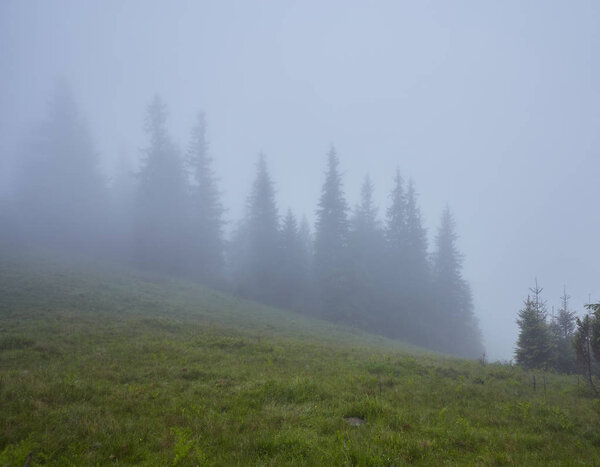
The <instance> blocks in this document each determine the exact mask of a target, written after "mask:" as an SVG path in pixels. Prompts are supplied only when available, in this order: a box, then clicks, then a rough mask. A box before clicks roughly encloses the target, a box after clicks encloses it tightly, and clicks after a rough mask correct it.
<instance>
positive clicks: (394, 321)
mask: <svg viewBox="0 0 600 467" xmlns="http://www.w3.org/2000/svg"><path fill="white" fill-rule="evenodd" d="M144 125H145V126H144V128H145V131H146V135H147V139H146V141H145V143H144V149H143V153H142V155H141V156H142V157H141V165H140V168H139V170H138V171H137V173H132V172H131V170H130V169H128V168H127V167H126V166H125V165H124V167H123V169H122V170H121V171H120V173H118V174H117V176H115V177H114V178H113V180H112V181H111V182H110V183H107V181H106V180H105V178H104V177H103V176H102V174H101V172H100V171H99V169H98V162H99V159H98V155H97V153H96V151H95V149H94V144H93V141H92V139H91V136H90V132H89V128H87V126H86V124H85V120H84V119H83V118H82V115H81V114H80V112H79V110H78V108H77V106H76V103H75V101H74V99H73V97H72V96H71V93H70V91H69V88H68V86H67V85H64V84H63V85H60V86H58V87H57V91H56V93H55V95H54V97H53V99H52V101H51V104H50V107H49V114H48V115H47V118H46V119H45V120H44V121H43V122H41V123H40V125H39V126H38V127H36V128H33V129H32V130H31V132H30V134H29V135H28V137H27V140H26V141H25V142H24V145H23V150H22V152H21V153H20V154H19V167H18V177H17V179H16V181H15V186H14V187H13V188H14V189H13V190H12V191H13V196H11V198H9V199H7V200H5V201H3V202H2V204H0V225H1V226H2V228H1V230H0V240H1V241H2V243H3V244H4V245H5V247H10V246H11V245H14V246H20V247H31V246H36V245H37V246H44V247H51V248H59V249H64V250H74V251H79V252H90V253H93V254H96V255H102V256H105V257H109V258H111V259H118V260H119V261H123V262H127V263H132V264H134V265H135V266H136V267H138V268H141V269H144V270H147V271H151V272H156V273H158V274H164V275H168V276H172V277H181V278H186V279H189V280H193V281H196V282H198V283H202V284H207V285H209V286H212V287H217V288H221V289H225V290H228V291H230V292H233V293H235V294H237V295H239V296H241V297H246V298H250V299H253V300H257V301H260V302H262V303H265V304H269V305H273V306H277V307H282V308H286V309H291V310H295V311H297V312H300V313H305V314H310V315H313V316H317V317H321V318H324V319H327V320H330V321H334V322H338V323H344V324H347V325H351V326H354V327H357V328H361V329H365V330H368V331H371V332H375V333H378V334H381V335H384V336H388V337H391V338H397V339H402V340H406V341H409V342H412V343H415V344H417V345H420V346H424V347H427V348H430V349H433V350H438V351H442V352H447V353H450V354H454V355H458V356H463V357H470V358H474V357H478V356H480V355H481V354H482V353H483V345H482V340H481V333H480V330H479V328H478V323H477V320H476V318H475V316H474V312H473V304H472V299H471V291H470V287H469V285H468V283H467V282H466V281H465V280H464V278H463V277H462V272H461V271H462V255H461V253H460V252H459V251H458V250H457V247H456V239H457V234H456V231H455V223H454V220H453V216H452V214H451V211H450V209H449V208H446V209H445V210H444V211H443V214H442V217H441V220H440V224H439V228H438V230H437V235H436V236H435V238H434V242H433V248H432V249H431V251H430V248H429V242H428V238H427V232H426V230H425V228H424V226H423V222H422V218H421V212H420V208H419V205H418V199H417V192H416V189H415V185H414V183H413V182H412V181H408V182H407V183H406V182H405V180H404V179H403V178H402V176H401V174H400V172H399V171H398V170H396V171H395V172H391V176H393V182H394V183H393V189H392V191H391V193H390V194H389V205H388V206H387V207H386V210H385V215H384V218H383V219H380V218H379V217H378V207H377V206H376V205H375V203H374V199H373V198H374V197H373V193H374V186H373V183H372V182H371V180H370V179H369V177H366V178H365V179H364V182H363V184H362V187H361V197H360V202H359V203H358V204H357V205H356V206H355V207H353V208H351V207H350V206H348V203H347V201H346V198H345V193H344V185H343V180H342V175H341V171H340V159H339V157H338V155H337V153H336V151H335V149H334V148H333V147H331V148H330V149H329V151H328V152H327V154H326V158H325V164H324V166H325V171H324V181H323V185H322V189H321V194H320V198H319V202H318V205H317V206H316V211H315V212H316V222H315V225H314V226H313V227H311V226H310V225H309V224H308V222H307V221H306V219H298V217H297V216H296V215H295V214H294V213H293V212H292V211H291V210H288V211H286V212H285V213H282V212H281V211H280V209H279V206H278V203H277V200H276V191H275V187H274V181H273V180H272V178H271V176H270V174H269V169H268V165H267V161H266V158H265V157H264V156H263V155H259V156H258V160H257V163H256V174H255V178H254V183H253V185H252V187H251V190H250V193H249V194H248V197H247V201H246V209H245V214H244V216H243V218H242V219H241V220H239V222H238V223H237V224H236V226H235V228H234V229H233V233H232V234H231V235H230V236H228V237H227V238H226V235H225V229H224V212H225V208H224V206H223V204H222V202H221V193H220V191H219V187H218V178H217V177H216V175H215V173H214V172H213V169H212V158H211V154H210V153H209V147H208V142H207V141H208V138H207V134H206V122H205V117H204V115H203V114H202V113H199V114H198V118H197V120H196V122H195V126H194V127H193V128H192V129H191V133H190V138H189V142H188V144H187V149H186V150H185V151H184V153H181V151H180V150H179V149H178V147H179V146H178V145H177V144H176V143H175V142H174V141H173V139H172V138H171V136H170V135H169V132H168V130H167V110H166V106H165V104H164V103H163V101H162V100H161V99H160V98H159V97H155V98H154V99H153V100H152V102H151V104H150V105H149V107H148V109H147V114H146V119H145V122H144ZM322 176H323V175H322V174H315V177H322Z"/></svg>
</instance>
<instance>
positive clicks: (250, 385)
mask: <svg viewBox="0 0 600 467" xmlns="http://www.w3.org/2000/svg"><path fill="white" fill-rule="evenodd" d="M532 377H533V374H529V373H525V372H523V371H521V370H519V369H516V368H511V367H508V366H500V365H486V366H482V365H480V364H478V363H475V362H468V361H461V360H456V359H450V358H444V357H442V356H436V355H433V354H427V353H425V352H420V351H418V349H416V348H413V347H409V346H405V345H403V344H401V343H398V342H394V341H390V340H387V339H383V338H379V337H375V336H371V335H369V334H366V333H362V332H357V331H353V330H349V329H344V328H338V327H335V326H333V325H331V324H328V323H324V322H321V321H319V320H315V319H309V318H306V317H303V316H301V315H297V314H294V313H289V312H285V311H280V310H276V309H273V308H268V307H264V306H261V305H259V304H256V303H252V302H247V301H243V300H239V299H236V298H233V297H230V296H227V295H225V294H222V293H218V292H215V291H212V290H209V289H205V288H201V287H197V286H194V285H192V284H189V283H185V282H178V281H165V280H161V279H157V278H148V277H146V278H143V277H141V276H139V275H135V274H133V273H131V272H129V271H126V270H122V269H118V268H116V267H114V266H110V267H107V266H106V265H103V264H100V263H94V262H92V261H81V260H68V261H67V260H64V259H63V258H60V257H57V256H54V257H53V256H49V255H45V256H43V259H41V257H39V256H38V257H33V256H29V258H24V257H22V256H21V257H18V256H16V255H13V256H9V255H6V254H4V255H3V256H2V258H1V259H0V407H1V408H2V410H0V453H1V454H0V465H19V466H21V465H23V464H24V463H25V461H26V459H27V457H28V456H29V455H30V453H31V460H32V463H31V465H38V464H51V465H57V464H59V465H62V464H65V465H68V464H71V465H80V464H94V465H97V464H109V463H119V464H120V465H128V464H139V465H231V464H233V465H236V464H237V465H285V464H290V465H291V464H293V465H298V464H305V465H306V464H308V465H398V464H403V463H409V462H412V463H417V464H423V465H440V464H444V463H449V464H452V463H460V464H465V463H466V464H479V463H480V464H498V465H501V464H516V465H550V464H560V463H569V464H573V463H578V462H580V463H590V464H592V463H594V462H597V459H598V458H599V457H598V456H599V455H600V433H599V432H598V430H597V427H598V423H599V421H600V409H599V407H600V406H599V405H598V402H597V401H595V400H593V398H592V397H591V396H590V395H589V393H588V391H587V389H586V388H585V386H583V383H582V385H581V386H578V384H577V377H574V376H570V377H569V376H557V375H546V376H545V377H544V376H542V375H541V374H538V375H537V379H536V381H537V386H536V390H534V388H533V385H532ZM544 380H545V386H546V388H545V390H544ZM350 417H354V418H356V419H357V420H356V422H357V423H361V422H362V421H363V420H364V421H365V423H364V424H361V425H359V426H352V425H351V424H350V423H348V420H347V419H349V418H350ZM350 421H352V420H350Z"/></svg>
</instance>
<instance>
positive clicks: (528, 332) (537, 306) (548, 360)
mask: <svg viewBox="0 0 600 467" xmlns="http://www.w3.org/2000/svg"><path fill="white" fill-rule="evenodd" d="M530 291H531V293H532V294H533V296H531V295H529V296H527V300H525V302H524V305H525V306H524V307H523V308H522V309H521V310H519V316H518V318H517V324H518V325H519V337H518V339H517V347H516V349H515V359H516V361H517V364H518V365H521V366H522V367H524V368H528V369H531V368H541V369H548V368H550V367H552V366H553V355H554V352H553V348H552V336H551V334H550V329H549V328H548V323H547V321H546V319H547V314H548V311H547V309H546V303H545V302H544V300H542V295H541V294H542V288H541V287H539V286H538V284H537V281H536V283H535V287H534V288H532V289H530Z"/></svg>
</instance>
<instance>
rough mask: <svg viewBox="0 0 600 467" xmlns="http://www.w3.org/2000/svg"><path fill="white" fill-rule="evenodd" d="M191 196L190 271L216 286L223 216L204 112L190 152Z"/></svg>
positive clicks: (220, 266) (220, 271)
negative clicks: (209, 150)
mask: <svg viewBox="0 0 600 467" xmlns="http://www.w3.org/2000/svg"><path fill="white" fill-rule="evenodd" d="M186 162H187V167H188V169H189V171H190V175H191V179H192V185H191V193H190V195H191V196H190V198H191V199H190V222H189V228H190V230H189V234H190V239H189V248H190V252H189V255H190V260H191V261H190V262H191V264H190V269H191V272H192V274H193V276H194V277H196V278H198V279H199V280H201V281H203V282H206V283H210V284H215V283H218V282H219V280H220V279H222V276H223V267H224V239H223V224H224V222H223V213H224V209H223V206H222V204H221V200H220V193H219V189H218V187H217V180H216V177H215V175H214V172H213V170H212V158H211V157H210V156H209V154H208V143H207V140H206V120H205V116H204V113H202V112H200V113H199V114H198V116H197V121H196V124H195V126H194V127H193V129H192V135H191V139H190V144H189V146H188V151H187V161H186Z"/></svg>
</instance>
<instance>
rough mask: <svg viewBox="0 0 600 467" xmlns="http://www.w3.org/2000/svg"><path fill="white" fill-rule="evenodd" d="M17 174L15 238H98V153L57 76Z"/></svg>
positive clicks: (79, 241)
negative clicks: (17, 228) (17, 235)
mask: <svg viewBox="0 0 600 467" xmlns="http://www.w3.org/2000/svg"><path fill="white" fill-rule="evenodd" d="M21 161H22V164H21V166H20V171H19V173H18V175H19V177H18V180H17V192H16V203H17V210H16V211H17V222H18V224H19V225H20V231H21V232H20V238H21V239H22V240H29V241H34V242H42V243H46V244H50V245H52V246H59V247H69V248H83V249H89V248H91V247H94V246H97V245H98V243H99V242H100V241H101V240H103V239H104V233H105V231H106V223H107V218H106V216H107V212H108V196H107V190H106V185H105V180H104V179H103V177H102V176H101V174H100V171H99V169H98V156H97V153H96V151H95V149H94V146H93V143H92V138H91V135H90V132H89V130H88V128H87V125H86V124H85V122H84V119H83V117H82V116H81V113H80V111H79V109H78V107H77V105H76V103H75V100H74V98H73V95H72V93H71V89H70V88H69V86H68V84H67V83H66V82H65V81H60V82H59V83H58V85H57V87H56V89H55V92H54V95H53V97H52V100H51V102H50V107H49V114H48V117H47V118H46V120H45V121H44V122H43V123H42V124H41V125H40V126H39V128H38V129H37V131H36V132H34V133H33V134H32V137H31V138H30V139H29V140H28V142H27V145H26V149H25V153H24V154H23V156H22V158H21Z"/></svg>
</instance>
